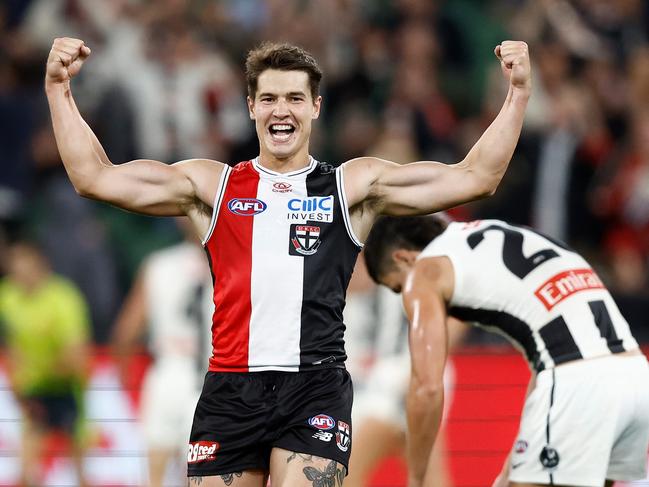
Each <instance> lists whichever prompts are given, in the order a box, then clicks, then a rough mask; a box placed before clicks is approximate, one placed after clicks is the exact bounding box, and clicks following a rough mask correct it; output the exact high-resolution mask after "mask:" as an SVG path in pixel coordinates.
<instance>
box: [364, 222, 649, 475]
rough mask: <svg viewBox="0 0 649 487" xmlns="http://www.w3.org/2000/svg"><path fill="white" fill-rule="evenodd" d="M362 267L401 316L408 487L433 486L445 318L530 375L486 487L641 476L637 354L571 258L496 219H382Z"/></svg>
mask: <svg viewBox="0 0 649 487" xmlns="http://www.w3.org/2000/svg"><path fill="white" fill-rule="evenodd" d="M365 260H366V264H367V268H368V271H369V273H370V275H371V276H372V278H373V279H374V280H375V281H377V282H380V283H381V284H384V285H385V286H387V287H389V288H391V289H393V290H394V291H395V292H402V293H403V302H404V306H405V309H406V312H407V313H408V316H409V319H410V321H411V327H410V353H411V357H412V358H411V362H412V378H411V382H410V390H409V393H408V401H407V409H408V432H409V445H408V459H409V467H410V478H411V482H410V484H409V485H411V486H417V485H433V484H432V482H431V480H430V478H431V476H432V475H434V472H433V471H432V469H431V467H430V465H429V456H430V451H431V449H432V447H433V443H434V441H435V436H436V434H437V431H438V428H439V424H440V420H441V416H442V409H443V404H444V392H443V391H444V388H443V386H442V376H443V370H444V365H445V362H446V355H447V340H448V328H447V325H448V319H449V318H450V317H452V318H453V319H459V320H463V321H470V322H477V323H479V324H482V325H485V326H490V327H492V328H493V329H494V330H495V331H498V332H500V333H502V334H504V335H505V336H506V337H508V338H509V339H510V340H511V341H512V343H514V345H516V346H517V348H519V349H521V351H522V352H523V353H524V354H525V356H526V358H527V360H528V362H529V365H530V368H531V370H532V373H533V376H532V379H531V381H530V384H529V387H528V395H527V398H526V402H525V407H524V409H523V413H522V417H521V424H520V429H519V432H518V437H517V440H516V442H515V444H514V446H513V448H512V451H511V454H510V455H509V457H508V459H507V461H506V463H505V466H504V468H503V471H502V473H501V475H500V476H499V478H498V479H497V480H496V482H495V483H494V485H495V486H499V487H500V486H506V485H510V486H519V487H522V486H534V485H565V486H587V487H600V486H602V485H604V484H605V483H606V485H607V486H610V485H612V484H613V481H615V480H634V479H641V478H644V477H645V475H646V458H647V457H646V455H647V448H648V447H649V366H648V365H647V359H646V358H645V357H644V355H642V353H641V352H640V350H639V348H638V344H637V342H636V340H635V339H634V338H633V336H632V335H631V332H630V330H629V326H628V323H627V322H626V320H625V319H624V318H623V317H622V315H621V314H620V311H619V309H618V307H617V305H616V304H615V302H614V301H613V298H612V297H611V295H610V294H609V292H608V291H607V290H606V288H605V287H604V285H603V283H602V282H601V281H600V279H599V278H598V276H597V275H596V274H595V272H594V271H593V270H592V268H591V267H590V266H589V264H588V263H587V262H586V261H585V260H584V259H583V258H582V257H581V256H580V255H579V254H577V253H576V252H574V251H573V250H571V249H569V248H567V247H566V246H565V245H564V244H562V243H561V242H557V241H554V240H552V239H550V238H548V237H545V236H543V235H540V234H538V233H536V232H534V231H533V230H531V229H528V228H523V227H517V226H514V225H510V224H507V223H505V222H502V221H499V220H483V221H473V222H468V223H459V222H457V223H450V224H448V225H447V223H446V222H445V221H444V220H442V219H440V218H439V217H436V216H429V217H408V218H403V219H396V218H389V217H386V218H383V219H381V220H379V221H378V222H377V223H376V225H375V226H374V228H373V230H372V232H371V233H370V236H369V237H368V240H367V244H366V247H365ZM450 326H453V324H452V323H451V324H450Z"/></svg>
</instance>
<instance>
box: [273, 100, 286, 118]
mask: <svg viewBox="0 0 649 487" xmlns="http://www.w3.org/2000/svg"><path fill="white" fill-rule="evenodd" d="M288 114H289V113H288V103H286V100H284V99H283V98H279V99H278V100H277V103H275V110H273V115H275V116H276V117H279V118H283V117H286V116H288Z"/></svg>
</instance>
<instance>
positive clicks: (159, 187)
mask: <svg viewBox="0 0 649 487" xmlns="http://www.w3.org/2000/svg"><path fill="white" fill-rule="evenodd" d="M88 56H90V49H89V48H88V47H87V46H86V45H85V44H84V43H83V41H81V40H79V39H71V38H62V39H55V40H54V44H53V45H52V50H51V51H50V54H49V57H48V59H47V68H46V75H45V92H46V94H47V100H48V103H49V106H50V112H51V116H52V126H53V128H54V135H55V137H56V143H57V145H58V148H59V153H60V154H61V159H62V161H63V164H64V166H65V169H66V171H67V173H68V176H69V177H70V181H71V182H72V184H73V186H74V188H75V190H76V191H77V192H78V193H79V194H80V195H82V196H85V197H88V198H92V199H97V200H102V201H106V202H108V203H111V204H113V205H115V206H118V207H120V208H124V209H126V210H131V211H136V212H138V213H144V214H148V215H168V216H172V215H185V214H188V213H189V212H191V209H192V208H193V207H196V206H197V205H207V206H211V204H212V201H213V198H212V195H213V191H215V190H216V186H217V182H218V178H219V177H220V174H221V171H222V168H223V165H222V164H221V163H218V162H216V161H210V160H206V159H192V160H188V161H182V162H179V163H176V164H172V165H167V164H164V163H162V162H158V161H152V160H137V161H131V162H128V163H126V164H119V165H113V164H112V163H111V161H110V160H109V158H108V156H107V155H106V153H105V151H104V149H103V147H102V146H101V144H100V143H99V140H97V137H96V136H95V134H94V133H93V132H92V130H91V129H90V127H89V126H88V124H87V123H86V122H85V121H84V120H83V118H82V117H81V114H80V113H79V110H78V109H77V106H76V104H75V102H74V99H73V97H72V91H71V88H70V80H71V79H72V78H73V77H74V76H76V75H77V74H78V73H79V71H80V69H81V66H82V65H83V63H84V61H85V60H86V59H87V58H88Z"/></svg>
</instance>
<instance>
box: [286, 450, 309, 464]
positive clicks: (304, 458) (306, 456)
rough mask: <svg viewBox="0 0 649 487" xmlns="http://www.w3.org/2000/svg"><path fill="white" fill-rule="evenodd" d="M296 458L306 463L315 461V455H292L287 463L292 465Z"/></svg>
mask: <svg viewBox="0 0 649 487" xmlns="http://www.w3.org/2000/svg"><path fill="white" fill-rule="evenodd" d="M296 458H301V459H302V460H304V461H305V462H310V461H312V460H313V455H307V454H306V453H295V452H293V453H291V454H290V455H289V457H288V458H287V459H286V463H290V462H291V460H295V459H296Z"/></svg>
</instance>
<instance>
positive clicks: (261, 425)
mask: <svg viewBox="0 0 649 487" xmlns="http://www.w3.org/2000/svg"><path fill="white" fill-rule="evenodd" d="M352 399H353V393H352V381H351V378H350V376H349V374H348V373H347V371H346V370H345V369H341V368H330V369H321V370H315V371H308V372H297V373H294V372H254V373H215V372H208V373H207V375H206V377H205V383H204V385H203V392H202V393H201V397H200V399H199V401H198V405H197V406H196V413H195V414H194V424H193V426H192V432H191V436H190V440H189V441H190V443H189V452H188V456H187V475H188V476H190V477H191V476H210V475H222V474H226V473H233V472H242V471H245V470H257V469H261V470H266V471H267V470H268V469H269V464H270V453H271V450H272V449H273V448H274V447H278V448H283V449H285V450H288V451H293V452H298V453H305V454H311V455H316V456H318V457H322V458H327V459H330V460H334V461H336V462H338V463H340V464H341V465H344V466H345V468H347V467H348V464H349V456H350V453H351V409H352Z"/></svg>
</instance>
